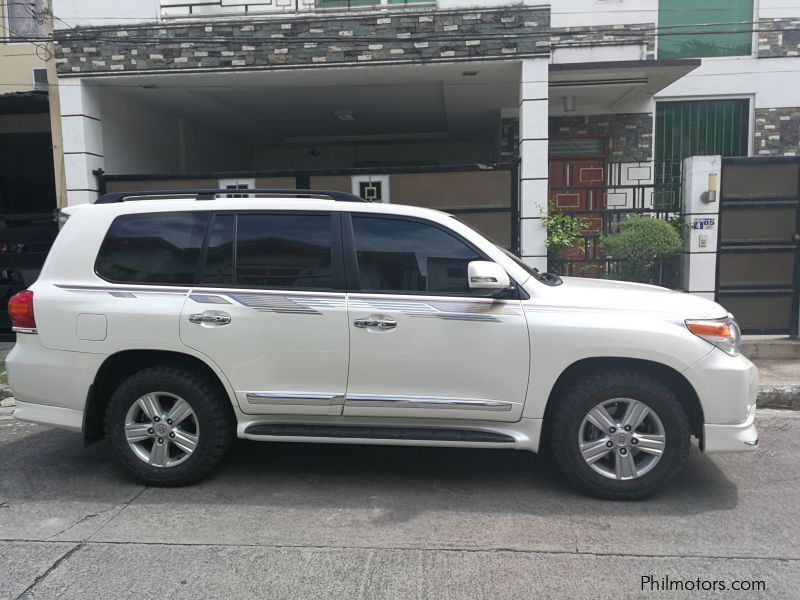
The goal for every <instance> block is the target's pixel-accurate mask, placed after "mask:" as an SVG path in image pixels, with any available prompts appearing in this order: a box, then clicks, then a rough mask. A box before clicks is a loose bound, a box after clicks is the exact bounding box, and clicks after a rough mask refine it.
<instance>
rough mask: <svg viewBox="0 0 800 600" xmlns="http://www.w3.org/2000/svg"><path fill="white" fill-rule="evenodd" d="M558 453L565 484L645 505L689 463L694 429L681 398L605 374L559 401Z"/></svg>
mask: <svg viewBox="0 0 800 600" xmlns="http://www.w3.org/2000/svg"><path fill="white" fill-rule="evenodd" d="M555 401H556V402H558V404H557V405H556V406H555V407H554V409H555V412H554V414H553V420H552V424H551V440H550V441H551V449H552V452H553V455H554V458H555V461H556V464H557V465H558V467H559V469H560V470H561V471H562V473H563V474H564V476H565V477H566V478H567V479H568V480H569V481H570V482H571V483H573V484H574V485H575V486H576V487H578V488H579V489H581V490H583V491H585V492H587V493H589V494H591V495H593V496H598V497H601V498H609V499H617V500H634V499H642V498H646V497H648V496H651V495H653V494H655V493H656V492H658V491H660V490H661V489H662V488H664V487H665V486H666V485H667V484H668V483H669V482H670V481H671V480H672V479H673V478H674V477H675V476H676V475H677V474H678V473H679V472H680V470H681V468H682V467H683V465H684V464H685V463H686V460H687V457H688V452H689V441H690V428H689V420H688V418H687V417H686V412H685V411H684V409H683V407H682V406H681V404H680V402H679V401H678V399H677V398H676V397H675V394H674V393H673V392H672V391H671V390H670V389H669V388H668V387H666V386H665V385H664V384H662V383H661V382H659V381H657V380H655V379H652V378H650V377H647V376H645V375H642V374H639V373H627V372H616V373H605V374H597V375H594V376H591V377H587V378H585V379H583V380H581V381H579V382H576V383H575V384H573V385H571V386H570V387H569V388H568V389H567V390H566V391H565V392H564V393H563V394H562V395H561V397H559V398H557V399H556V400H555Z"/></svg>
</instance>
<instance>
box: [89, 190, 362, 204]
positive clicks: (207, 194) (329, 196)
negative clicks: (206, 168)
mask: <svg viewBox="0 0 800 600" xmlns="http://www.w3.org/2000/svg"><path fill="white" fill-rule="evenodd" d="M223 195H233V196H236V197H243V196H244V195H247V196H253V195H255V196H264V197H286V196H290V197H295V198H318V199H326V200H335V201H336V202H367V200H364V199H363V198H359V197H358V196H356V195H355V194H348V193H347V192H332V191H329V190H279V189H254V190H248V189H242V190H229V189H226V190H222V189H219V190H213V189H208V190H194V189H193V190H150V191H144V192H111V193H109V194H103V195H102V196H100V197H99V198H98V199H97V200H96V201H95V204H115V203H117V202H125V201H126V200H136V199H140V198H153V197H161V198H175V197H194V199H195V200H213V199H214V198H216V197H217V196H223Z"/></svg>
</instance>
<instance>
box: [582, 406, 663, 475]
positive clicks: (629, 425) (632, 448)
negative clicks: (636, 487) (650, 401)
mask: <svg viewBox="0 0 800 600" xmlns="http://www.w3.org/2000/svg"><path fill="white" fill-rule="evenodd" d="M578 447H579V449H580V453H581V456H582V457H583V459H584V461H586V464H588V465H589V466H590V467H591V468H592V469H593V470H594V471H596V472H597V473H599V474H600V475H602V476H603V477H607V478H609V479H617V480H628V479H636V478H637V477H641V476H643V475H645V474H646V473H648V472H650V471H651V470H652V469H653V468H654V467H655V466H656V465H657V464H658V462H659V461H660V460H661V457H662V456H663V454H664V449H665V447H666V435H665V433H664V424H663V423H662V422H661V419H660V418H659V416H658V415H657V414H656V412H655V411H654V410H652V409H651V408H650V407H648V406H647V405H646V404H644V403H643V402H639V401H638V400H633V399H631V398H613V399H611V400H606V401H603V402H601V403H600V404H598V405H597V406H595V407H594V408H593V409H592V410H590V411H589V412H588V413H587V415H586V416H585V417H584V419H583V422H582V423H581V426H580V430H579V432H578Z"/></svg>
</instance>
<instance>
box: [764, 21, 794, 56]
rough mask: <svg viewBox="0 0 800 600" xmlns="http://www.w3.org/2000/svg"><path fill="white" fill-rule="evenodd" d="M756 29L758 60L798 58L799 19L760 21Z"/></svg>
mask: <svg viewBox="0 0 800 600" xmlns="http://www.w3.org/2000/svg"><path fill="white" fill-rule="evenodd" d="M758 28H759V30H760V32H759V34H758V58H781V57H784V56H800V19H790V18H786V19H760V20H759V22H758ZM789 30H794V31H789Z"/></svg>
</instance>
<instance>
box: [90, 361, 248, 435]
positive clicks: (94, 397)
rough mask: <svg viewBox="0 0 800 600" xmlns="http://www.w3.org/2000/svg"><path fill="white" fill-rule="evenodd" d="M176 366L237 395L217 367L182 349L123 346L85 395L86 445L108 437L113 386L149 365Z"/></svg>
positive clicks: (227, 395)
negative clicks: (106, 420) (107, 416)
mask: <svg viewBox="0 0 800 600" xmlns="http://www.w3.org/2000/svg"><path fill="white" fill-rule="evenodd" d="M165 365H171V366H177V367H182V368H184V369H187V370H191V371H194V372H196V373H198V374H199V375H200V376H202V377H205V378H207V379H208V381H210V382H211V383H212V384H213V385H215V386H217V388H218V390H219V392H220V393H221V394H223V395H224V397H226V398H228V399H229V401H230V402H231V410H232V411H233V410H234V401H235V400H234V397H233V396H232V395H231V392H230V390H229V389H228V388H227V387H226V385H225V383H224V381H223V379H222V377H221V376H220V374H219V373H217V371H216V370H215V369H214V368H212V367H211V366H210V365H209V364H208V363H206V362H205V361H203V360H202V359H200V358H198V357H196V356H192V355H191V354H186V353H182V352H175V351H169V350H123V351H120V352H117V353H115V354H112V355H110V356H108V357H107V358H106V359H105V360H104V361H103V364H102V365H100V368H99V369H98V371H97V374H96V375H95V378H94V382H93V383H92V385H91V387H90V388H89V394H88V397H87V399H86V409H85V411H84V414H83V437H84V442H85V444H86V445H90V444H93V443H95V442H97V441H100V440H101V439H103V438H104V437H105V414H106V408H107V406H108V402H109V399H110V398H111V394H113V392H114V390H115V389H116V388H117V386H119V384H120V383H122V382H123V381H124V380H125V379H127V378H128V377H130V376H131V375H133V374H134V373H137V372H138V371H141V370H142V369H146V368H148V367H154V366H165Z"/></svg>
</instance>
